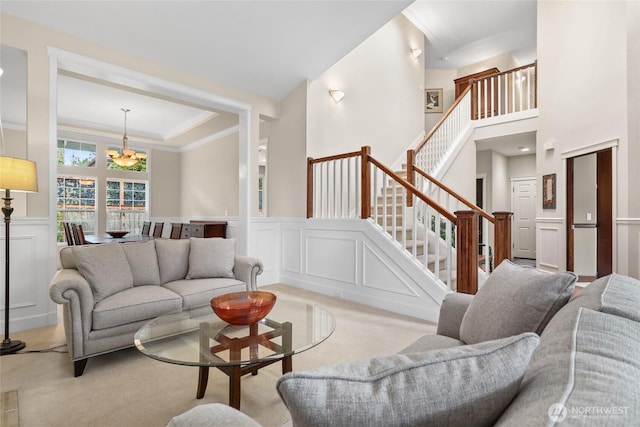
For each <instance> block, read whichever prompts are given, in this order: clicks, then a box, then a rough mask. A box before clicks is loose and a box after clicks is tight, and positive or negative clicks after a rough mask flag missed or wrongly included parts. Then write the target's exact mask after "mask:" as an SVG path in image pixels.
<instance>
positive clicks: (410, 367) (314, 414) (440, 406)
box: [276, 333, 539, 427]
mask: <svg viewBox="0 0 640 427" xmlns="http://www.w3.org/2000/svg"><path fill="white" fill-rule="evenodd" d="M538 342H539V337H538V336H537V335H536V334H533V333H526V334H522V335H519V336H515V337H509V338H504V339H501V340H496V341H491V342H485V343H481V344H476V345H471V346H461V347H454V348H449V349H443V350H433V351H427V352H422V353H411V354H396V355H392V356H387V357H382V358H374V359H368V360H362V361H357V362H351V363H343V364H339V365H333V366H328V367H324V368H320V369H316V370H313V371H309V372H291V373H288V374H286V375H284V376H282V377H281V378H280V379H279V380H278V382H277V385H276V387H277V389H278V393H279V394H280V397H281V398H282V400H283V401H284V403H285V405H286V407H287V409H288V410H289V412H290V413H291V417H292V420H293V424H294V425H304V426H312V425H315V426H320V425H322V426H349V427H355V426H385V427H391V426H464V425H474V426H485V425H491V424H492V423H493V422H494V421H495V420H496V419H497V418H498V417H499V416H500V414H501V413H502V412H503V411H504V409H505V408H506V407H507V406H508V405H509V403H510V402H511V400H512V399H513V397H514V396H515V395H516V394H517V393H518V390H519V387H520V380H521V379H522V376H523V375H524V373H525V371H526V369H527V364H528V363H529V359H530V358H531V354H532V353H533V351H534V350H535V348H536V347H537V345H538Z"/></svg>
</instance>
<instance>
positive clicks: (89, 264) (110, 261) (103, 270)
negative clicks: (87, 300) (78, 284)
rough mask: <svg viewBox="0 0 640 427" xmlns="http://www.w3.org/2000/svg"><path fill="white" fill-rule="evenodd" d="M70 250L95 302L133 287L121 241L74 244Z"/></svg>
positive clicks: (131, 275)
mask: <svg viewBox="0 0 640 427" xmlns="http://www.w3.org/2000/svg"><path fill="white" fill-rule="evenodd" d="M72 252H73V258H74V259H75V261H76V266H77V267H78V271H80V274H82V276H83V277H84V278H85V279H86V280H87V282H89V286H90V287H91V290H92V291H93V298H94V301H95V302H98V301H100V300H102V299H104V298H106V297H108V296H110V295H113V294H115V293H117V292H120V291H123V290H125V289H129V288H131V287H133V274H132V273H131V269H130V268H129V263H128V262H127V257H126V256H125V254H124V250H123V249H122V244H121V243H105V244H100V245H82V246H74V247H73V249H72Z"/></svg>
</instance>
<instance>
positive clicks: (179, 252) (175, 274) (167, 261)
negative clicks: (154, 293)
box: [156, 239, 189, 283]
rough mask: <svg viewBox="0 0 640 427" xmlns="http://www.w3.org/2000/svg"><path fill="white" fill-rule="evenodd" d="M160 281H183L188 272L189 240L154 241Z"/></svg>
mask: <svg viewBox="0 0 640 427" xmlns="http://www.w3.org/2000/svg"><path fill="white" fill-rule="evenodd" d="M156 252H157V253H158V266H159V267H160V281H161V282H162V283H167V282H172V281H174V280H180V279H184V278H185V276H186V275H187V271H188V270H189V239H156Z"/></svg>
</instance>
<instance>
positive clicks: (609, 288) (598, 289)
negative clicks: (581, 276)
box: [567, 274, 640, 322]
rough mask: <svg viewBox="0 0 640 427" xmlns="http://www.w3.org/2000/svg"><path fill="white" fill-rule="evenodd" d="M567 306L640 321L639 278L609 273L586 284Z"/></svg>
mask: <svg viewBox="0 0 640 427" xmlns="http://www.w3.org/2000/svg"><path fill="white" fill-rule="evenodd" d="M567 306H570V307H573V306H576V307H586V308H590V309H592V310H597V311H601V312H603V313H609V314H614V315H616V316H620V317H625V318H627V319H630V320H634V321H636V322H640V280H638V279H634V278H632V277H628V276H623V275H621V274H610V275H608V276H605V277H601V278H599V279H597V280H595V281H593V282H592V283H590V284H589V285H587V286H586V287H585V288H584V289H583V290H582V291H581V292H580V293H578V294H577V295H576V296H575V297H574V298H572V299H571V301H569V304H567Z"/></svg>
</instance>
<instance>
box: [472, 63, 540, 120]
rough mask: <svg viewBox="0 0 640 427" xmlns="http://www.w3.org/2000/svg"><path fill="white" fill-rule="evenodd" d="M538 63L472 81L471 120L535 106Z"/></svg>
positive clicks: (515, 111)
mask: <svg viewBox="0 0 640 427" xmlns="http://www.w3.org/2000/svg"><path fill="white" fill-rule="evenodd" d="M536 71H537V62H533V63H531V64H527V65H523V66H522V67H517V68H514V69H511V70H508V71H504V72H502V73H498V74H494V75H492V76H488V77H484V78H482V79H478V80H473V81H472V82H471V98H472V113H471V115H472V117H473V120H477V119H486V118H490V117H496V116H502V115H505V114H511V113H517V112H520V111H526V110H530V109H532V108H536V107H537V78H536V77H537V75H536V74H537V73H536Z"/></svg>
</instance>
